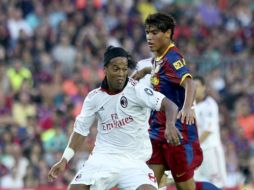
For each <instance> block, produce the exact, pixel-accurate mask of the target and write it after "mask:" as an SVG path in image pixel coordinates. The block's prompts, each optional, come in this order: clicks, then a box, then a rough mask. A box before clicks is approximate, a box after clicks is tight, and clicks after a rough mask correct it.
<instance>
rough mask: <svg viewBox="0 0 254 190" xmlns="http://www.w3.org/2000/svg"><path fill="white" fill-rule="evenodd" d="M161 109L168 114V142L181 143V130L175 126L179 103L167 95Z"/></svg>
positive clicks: (166, 134) (166, 133)
mask: <svg viewBox="0 0 254 190" xmlns="http://www.w3.org/2000/svg"><path fill="white" fill-rule="evenodd" d="M160 111H164V112H165V115H166V130H165V134H164V135H165V138H166V140H167V142H168V143H171V144H174V145H179V144H180V142H181V141H180V139H181V138H182V135H181V133H180V131H179V130H178V129H177V128H176V127H175V123H176V119H177V114H178V107H177V105H176V104H175V103H174V102H172V101H171V100H169V99H168V98H166V97H165V98H164V99H163V100H162V103H161V109H160Z"/></svg>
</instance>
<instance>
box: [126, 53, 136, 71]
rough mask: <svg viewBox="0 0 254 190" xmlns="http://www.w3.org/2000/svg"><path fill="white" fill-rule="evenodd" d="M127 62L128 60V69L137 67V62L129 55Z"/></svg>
mask: <svg viewBox="0 0 254 190" xmlns="http://www.w3.org/2000/svg"><path fill="white" fill-rule="evenodd" d="M127 60H128V68H129V69H131V70H133V69H135V68H136V66H137V61H136V60H135V59H134V58H133V56H132V55H131V54H130V53H128V57H127Z"/></svg>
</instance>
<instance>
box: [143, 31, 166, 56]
mask: <svg viewBox="0 0 254 190" xmlns="http://www.w3.org/2000/svg"><path fill="white" fill-rule="evenodd" d="M146 40H147V43H148V46H149V47H150V49H151V51H152V52H154V53H163V52H164V51H165V50H166V49H167V47H168V44H169V42H170V30H168V31H167V32H162V31H160V30H159V29H158V28H157V27H155V26H149V27H147V28H146Z"/></svg>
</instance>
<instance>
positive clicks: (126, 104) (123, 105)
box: [120, 96, 128, 108]
mask: <svg viewBox="0 0 254 190" xmlns="http://www.w3.org/2000/svg"><path fill="white" fill-rule="evenodd" d="M120 104H121V106H122V107H123V108H126V107H127V106H128V101H127V98H126V97H125V96H122V97H121V99H120Z"/></svg>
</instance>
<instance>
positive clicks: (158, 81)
mask: <svg viewBox="0 0 254 190" xmlns="http://www.w3.org/2000/svg"><path fill="white" fill-rule="evenodd" d="M151 83H152V85H154V86H157V85H158V84H159V83H160V79H159V78H158V77H156V76H152V77H151Z"/></svg>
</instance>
